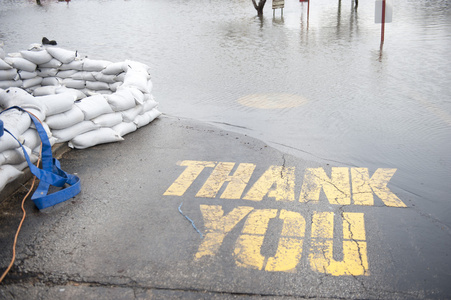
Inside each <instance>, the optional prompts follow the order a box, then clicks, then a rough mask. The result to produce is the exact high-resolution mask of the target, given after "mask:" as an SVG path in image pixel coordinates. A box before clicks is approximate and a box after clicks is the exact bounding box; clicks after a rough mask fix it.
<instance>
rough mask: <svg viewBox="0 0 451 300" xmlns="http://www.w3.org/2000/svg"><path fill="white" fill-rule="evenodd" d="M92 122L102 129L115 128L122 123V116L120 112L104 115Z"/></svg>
mask: <svg viewBox="0 0 451 300" xmlns="http://www.w3.org/2000/svg"><path fill="white" fill-rule="evenodd" d="M91 121H92V122H94V124H97V125H100V126H102V127H113V126H115V125H117V124H119V123H121V122H122V114H121V113H120V112H114V113H109V114H104V115H100V116H98V117H95V118H94V119H92V120H91Z"/></svg>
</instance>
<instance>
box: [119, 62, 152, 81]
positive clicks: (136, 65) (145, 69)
mask: <svg viewBox="0 0 451 300" xmlns="http://www.w3.org/2000/svg"><path fill="white" fill-rule="evenodd" d="M125 64H126V65H127V69H126V70H125V71H126V72H128V71H129V70H133V71H134V72H140V73H143V74H146V76H147V79H150V73H149V70H150V67H149V66H148V65H146V64H143V63H142V62H139V61H134V60H126V61H125Z"/></svg>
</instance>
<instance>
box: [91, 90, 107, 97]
mask: <svg viewBox="0 0 451 300" xmlns="http://www.w3.org/2000/svg"><path fill="white" fill-rule="evenodd" d="M89 91H91V94H92V95H98V94H102V95H104V96H105V95H111V94H112V93H113V92H112V91H111V90H89Z"/></svg>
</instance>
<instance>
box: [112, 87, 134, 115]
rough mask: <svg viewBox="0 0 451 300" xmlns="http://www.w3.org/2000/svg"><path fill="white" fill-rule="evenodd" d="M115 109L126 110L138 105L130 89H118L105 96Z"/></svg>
mask: <svg viewBox="0 0 451 300" xmlns="http://www.w3.org/2000/svg"><path fill="white" fill-rule="evenodd" d="M105 98H106V99H107V101H108V103H109V104H110V106H111V108H112V109H113V110H114V111H124V110H128V109H130V108H134V107H135V106H136V103H135V99H134V98H133V95H132V94H131V92H130V91H128V90H118V91H117V92H116V93H114V94H111V95H107V96H105Z"/></svg>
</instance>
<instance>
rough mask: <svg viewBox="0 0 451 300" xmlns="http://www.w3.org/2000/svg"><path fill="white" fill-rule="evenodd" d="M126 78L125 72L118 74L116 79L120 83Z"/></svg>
mask: <svg viewBox="0 0 451 300" xmlns="http://www.w3.org/2000/svg"><path fill="white" fill-rule="evenodd" d="M124 79H125V72H123V73H120V74H119V75H116V78H115V80H116V81H117V82H120V83H123V82H124Z"/></svg>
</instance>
